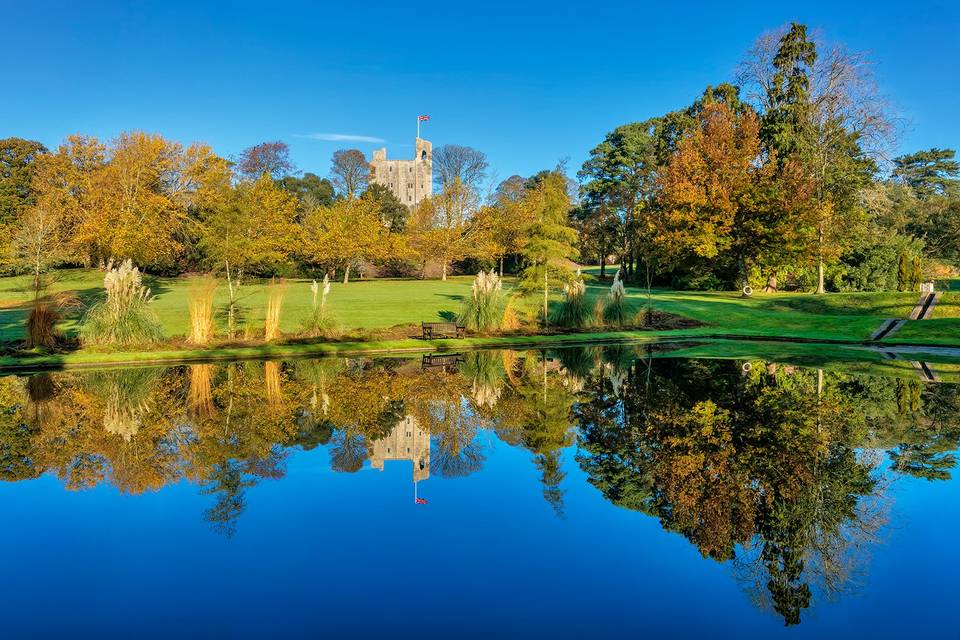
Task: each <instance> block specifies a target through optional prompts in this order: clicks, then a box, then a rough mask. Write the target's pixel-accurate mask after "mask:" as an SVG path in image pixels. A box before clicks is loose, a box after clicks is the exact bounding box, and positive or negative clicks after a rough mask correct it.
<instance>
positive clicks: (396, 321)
mask: <svg viewBox="0 0 960 640" xmlns="http://www.w3.org/2000/svg"><path fill="white" fill-rule="evenodd" d="M101 279H102V273H101V272H99V271H96V270H69V271H63V272H60V273H59V274H58V278H57V280H56V282H55V284H54V285H53V287H52V289H53V290H54V291H71V292H73V293H75V294H76V295H77V296H78V297H79V298H80V299H81V300H83V301H84V302H85V303H90V302H92V301H93V300H95V299H97V297H98V296H100V295H102V283H101ZM471 281H472V279H471V278H469V277H455V278H450V279H449V280H447V281H446V282H443V281H439V280H422V281H421V280H368V281H364V280H359V281H355V282H351V283H349V284H347V285H344V284H342V283H334V285H333V287H332V291H331V294H330V305H331V309H332V311H333V313H334V315H335V317H336V319H337V321H338V323H339V324H340V326H341V327H342V329H343V330H344V331H345V332H346V333H347V338H345V339H344V341H341V342H336V343H326V342H325V343H314V344H298V343H295V344H277V345H262V344H255V343H254V344H249V345H219V346H216V347H214V348H208V349H204V350H197V349H190V348H186V347H178V346H172V345H174V344H176V341H174V342H173V343H171V344H168V345H159V346H158V347H157V348H156V349H152V350H150V351H145V352H144V351H129V352H119V353H116V352H104V351H94V350H90V349H82V350H80V351H77V352H74V353H70V354H65V355H54V356H40V355H37V354H34V355H31V354H22V355H21V354H11V355H7V356H3V358H2V360H0V365H2V366H14V365H17V364H20V365H25V364H31V363H32V364H45V365H49V366H55V365H57V364H86V363H92V362H104V361H111V362H132V361H139V360H162V361H168V360H171V359H190V358H196V357H201V358H228V357H272V356H283V355H299V354H307V353H334V352H337V353H342V352H356V351H360V350H376V351H383V350H389V349H414V350H423V349H432V348H463V347H468V346H487V345H500V346H515V345H519V346H522V345H523V344H562V343H564V342H565V341H568V340H570V341H574V342H582V341H584V340H589V339H596V340H610V339H625V338H635V339H641V340H649V339H660V340H664V339H671V340H673V339H687V340H690V339H706V338H716V337H728V338H736V337H743V338H754V339H756V338H776V339H787V340H798V341H815V342H847V343H862V342H864V341H866V340H868V339H869V336H870V334H871V333H872V332H873V331H874V330H875V329H876V328H877V327H878V326H879V325H880V324H881V323H882V321H883V320H884V319H885V318H906V317H907V316H908V315H909V313H910V311H911V309H912V308H913V305H914V304H915V302H916V300H917V297H918V296H917V294H914V293H896V292H894V293H844V294H827V295H823V296H814V295H811V294H797V293H781V294H769V295H767V294H756V295H754V296H753V297H752V298H743V297H741V296H740V295H738V294H736V293H732V292H695V291H671V290H657V291H654V292H653V296H652V301H653V305H654V306H655V307H656V308H657V309H659V310H661V311H664V312H667V313H671V314H675V315H677V316H682V317H685V318H690V319H693V320H696V321H698V322H700V323H702V326H699V327H695V328H685V329H675V330H669V331H660V332H656V333H653V334H651V333H648V332H626V333H625V332H617V331H607V330H605V329H604V328H598V329H597V330H596V332H595V333H593V334H590V335H586V334H575V335H572V336H523V337H502V338H479V337H472V338H470V339H469V340H467V341H456V342H453V343H450V344H447V341H440V342H438V343H431V342H424V341H421V340H413V339H412V338H413V337H414V336H415V334H416V328H415V327H416V326H417V325H419V323H420V322H421V321H431V320H439V319H450V318H453V317H454V316H455V315H456V313H457V311H458V310H459V307H460V303H461V300H462V299H463V297H464V296H466V295H469V293H470V283H471ZM148 284H149V285H150V286H151V287H152V289H153V292H154V294H155V295H156V299H155V301H154V302H153V308H154V310H155V311H156V313H157V315H158V316H159V318H160V321H161V323H162V325H163V329H164V334H165V335H166V336H168V337H170V338H176V337H178V336H183V335H184V334H185V333H186V331H187V325H188V314H187V302H188V297H189V282H188V280H187V279H185V278H151V279H150V280H149V283H148ZM309 285H310V282H309V281H308V280H293V281H290V286H289V288H288V289H287V293H286V296H285V300H284V306H283V313H282V317H281V329H282V330H283V331H284V332H286V333H288V334H291V335H292V334H294V333H295V332H296V331H297V330H298V328H299V326H300V323H301V322H302V320H303V318H304V317H305V316H306V315H307V313H308V311H309V308H310V299H311V294H310V291H309ZM506 286H507V289H508V290H510V289H512V286H513V283H512V281H510V280H509V279H508V280H507V283H506ZM606 291H607V285H606V284H604V283H600V282H590V283H589V284H588V288H587V296H588V304H590V305H592V304H593V302H594V301H595V300H596V299H597V298H598V297H600V296H603V295H605V294H606ZM29 300H30V293H29V279H28V278H26V277H12V278H0V341H3V342H6V343H7V344H8V345H13V344H16V343H17V342H18V341H20V340H22V338H23V325H24V321H25V319H26V314H27V311H28V308H29ZM226 301H227V292H226V287H225V286H224V287H221V288H220V290H219V291H218V294H217V299H216V304H217V308H218V309H219V310H221V311H222V310H223V309H224V308H225V306H226ZM626 302H627V306H628V309H629V311H630V313H631V314H634V313H637V312H639V311H641V310H642V308H643V306H644V304H645V302H646V292H645V291H643V290H640V289H636V288H628V289H627V299H626ZM241 306H242V314H241V316H242V322H243V323H245V324H246V325H248V326H249V327H251V328H253V329H254V330H258V329H260V328H261V327H262V324H263V316H264V309H265V306H266V286H265V284H264V283H262V282H251V283H249V284H247V285H246V286H245V287H244V290H243V293H242V299H241ZM534 307H535V301H534V300H530V301H523V302H521V303H520V304H518V309H519V311H520V313H521V315H525V314H529V313H532V312H533V309H534ZM78 320H79V317H78V316H73V317H70V318H68V319H67V321H66V322H65V323H64V326H63V328H64V329H65V331H67V332H68V333H72V332H75V330H76V327H77V322H78ZM224 324H225V318H224V314H223V313H219V314H218V325H219V330H220V331H221V333H222V332H223V331H224V328H225V327H224ZM390 327H394V328H395V329H394V330H388V329H389V328H390ZM884 343H885V344H917V345H940V346H960V291H953V290H951V291H947V292H946V293H944V294H943V298H942V301H941V303H940V305H939V306H938V307H937V309H936V313H935V314H934V318H933V319H932V320H925V321H921V322H907V323H906V325H905V326H904V327H903V328H902V329H901V330H900V332H899V333H897V334H896V335H894V336H892V337H891V338H890V339H887V340H884Z"/></svg>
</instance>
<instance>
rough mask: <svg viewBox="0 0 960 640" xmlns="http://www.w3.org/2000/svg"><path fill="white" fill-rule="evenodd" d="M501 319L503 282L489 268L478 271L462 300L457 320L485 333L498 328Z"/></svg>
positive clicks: (467, 326)
mask: <svg viewBox="0 0 960 640" xmlns="http://www.w3.org/2000/svg"><path fill="white" fill-rule="evenodd" d="M502 319H503V283H502V282H501V281H500V277H499V276H498V275H497V274H496V273H494V272H493V270H491V271H490V272H489V273H487V272H484V271H480V273H478V274H477V277H476V278H474V280H473V285H472V286H471V287H470V297H468V298H466V299H465V300H464V301H463V307H462V308H461V310H460V316H459V318H458V320H459V321H460V322H461V323H463V325H464V326H465V327H466V328H467V329H470V330H471V331H479V332H481V333H486V332H488V331H493V330H495V329H499V328H500V322H501V320H502Z"/></svg>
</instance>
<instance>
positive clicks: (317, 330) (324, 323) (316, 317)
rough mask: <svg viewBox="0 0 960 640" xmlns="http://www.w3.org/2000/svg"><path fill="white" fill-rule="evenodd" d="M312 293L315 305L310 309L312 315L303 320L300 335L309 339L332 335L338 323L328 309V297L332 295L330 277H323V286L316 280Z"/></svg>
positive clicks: (311, 288)
mask: <svg viewBox="0 0 960 640" xmlns="http://www.w3.org/2000/svg"><path fill="white" fill-rule="evenodd" d="M310 292H311V293H312V294H313V304H312V306H311V307H310V315H308V316H307V317H306V318H304V320H303V324H302V325H301V330H300V333H301V334H303V335H305V336H307V337H308V338H319V337H321V336H325V335H328V334H330V333H331V332H332V331H333V330H334V329H335V328H336V321H335V320H334V319H333V314H331V313H330V309H329V308H328V307H327V297H328V296H329V295H330V276H329V275H325V276H323V284H322V285H320V284H317V281H316V280H314V281H313V282H312V283H311V284H310Z"/></svg>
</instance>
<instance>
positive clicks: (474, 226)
mask: <svg viewBox="0 0 960 640" xmlns="http://www.w3.org/2000/svg"><path fill="white" fill-rule="evenodd" d="M468 191H469V189H468V187H467V186H466V185H464V184H463V183H461V182H460V181H459V180H454V181H453V183H451V184H448V185H446V186H445V187H444V188H443V191H441V192H440V193H438V194H437V195H435V196H433V197H432V198H427V199H426V200H423V201H422V202H420V203H419V204H418V205H417V206H416V207H415V208H414V210H413V213H412V214H411V216H410V226H409V230H408V234H407V235H408V237H409V241H408V244H409V247H410V249H411V250H412V251H413V253H414V254H415V255H416V256H417V257H418V258H419V260H420V263H421V265H422V266H423V267H424V268H425V267H426V263H427V262H431V261H436V262H439V263H440V265H441V269H442V277H441V278H442V279H443V280H446V279H447V271H448V270H449V268H450V264H451V263H453V262H455V261H457V260H462V259H464V258H466V257H470V256H479V255H483V254H484V253H485V251H484V249H485V248H486V247H487V242H488V241H489V229H488V228H487V226H486V222H487V221H486V219H485V218H482V217H477V218H476V219H474V217H473V215H472V214H473V212H472V210H471V209H469V208H468V205H469V197H468V195H467V194H468Z"/></svg>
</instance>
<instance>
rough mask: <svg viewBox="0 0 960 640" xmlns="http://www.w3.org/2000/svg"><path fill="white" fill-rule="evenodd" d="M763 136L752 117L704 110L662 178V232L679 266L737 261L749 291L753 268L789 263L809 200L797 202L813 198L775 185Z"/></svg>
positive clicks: (713, 106)
mask: <svg viewBox="0 0 960 640" xmlns="http://www.w3.org/2000/svg"><path fill="white" fill-rule="evenodd" d="M759 133H760V123H759V119H758V118H757V116H756V114H755V113H754V112H753V111H752V110H745V111H743V112H742V113H741V114H740V115H737V114H736V113H735V112H734V111H733V110H732V109H731V108H730V107H729V106H728V105H727V104H725V103H720V102H717V103H710V104H707V105H706V106H705V107H704V109H703V111H702V113H701V114H700V126H699V127H698V128H697V129H696V130H694V132H693V133H692V134H690V135H689V136H687V137H686V138H685V139H684V140H683V141H681V142H680V144H679V146H678V148H677V151H676V153H675V154H674V155H673V157H672V158H671V159H670V162H669V164H668V165H667V167H666V169H665V170H664V171H663V173H662V176H661V178H660V187H661V190H662V193H661V194H660V198H661V206H662V207H663V216H662V218H661V220H660V224H659V225H658V229H657V231H656V233H657V240H658V242H659V243H660V245H661V246H662V247H663V248H664V251H665V252H666V255H669V258H670V259H671V260H672V261H674V262H677V261H680V260H683V259H688V258H690V257H695V258H703V259H707V260H714V261H717V260H722V259H724V258H729V259H730V260H731V262H732V265H733V267H732V268H733V269H734V270H735V272H736V273H737V274H738V279H739V281H740V282H741V284H742V285H747V284H749V275H750V271H751V269H752V268H753V267H757V266H760V265H761V264H763V263H764V262H767V263H769V262H778V261H781V260H783V256H784V255H785V253H786V252H787V251H788V249H789V248H790V247H791V246H792V245H791V240H794V238H793V235H794V234H795V233H796V228H797V225H798V224H801V221H800V218H799V217H795V216H791V215H790V214H791V213H792V210H791V209H796V208H798V207H800V208H802V205H803V202H802V197H801V198H800V199H801V202H800V204H799V205H798V204H796V203H795V202H794V200H795V199H796V198H794V197H791V196H796V194H800V195H801V196H802V195H803V194H805V193H806V192H805V191H804V190H803V189H802V184H793V183H792V182H791V183H789V184H788V183H787V181H786V180H784V183H783V184H780V185H777V184H776V183H775V166H774V165H773V164H771V163H769V162H765V161H764V158H763V154H762V150H761V142H760V136H759ZM788 175H791V176H792V175H793V174H788ZM778 187H779V189H778Z"/></svg>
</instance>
